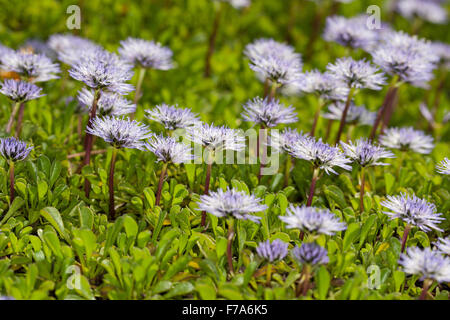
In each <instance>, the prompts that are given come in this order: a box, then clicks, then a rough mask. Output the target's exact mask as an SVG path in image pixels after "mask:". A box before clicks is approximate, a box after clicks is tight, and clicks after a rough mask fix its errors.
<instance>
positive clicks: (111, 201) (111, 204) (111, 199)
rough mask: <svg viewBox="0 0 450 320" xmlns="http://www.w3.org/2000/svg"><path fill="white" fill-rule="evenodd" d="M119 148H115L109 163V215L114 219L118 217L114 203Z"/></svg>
mask: <svg viewBox="0 0 450 320" xmlns="http://www.w3.org/2000/svg"><path fill="white" fill-rule="evenodd" d="M117 150H118V149H116V148H113V153H112V157H111V163H110V164H109V181H108V187H109V216H110V217H111V218H112V219H114V218H115V217H116V207H115V205H114V169H115V166H116V158H117Z"/></svg>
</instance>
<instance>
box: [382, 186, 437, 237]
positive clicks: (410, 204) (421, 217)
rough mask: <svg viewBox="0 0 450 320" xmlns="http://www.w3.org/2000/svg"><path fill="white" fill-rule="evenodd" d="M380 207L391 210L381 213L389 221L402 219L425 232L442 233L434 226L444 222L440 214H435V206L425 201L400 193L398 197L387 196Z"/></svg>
mask: <svg viewBox="0 0 450 320" xmlns="http://www.w3.org/2000/svg"><path fill="white" fill-rule="evenodd" d="M381 205H382V206H383V207H386V208H388V209H389V210H391V211H383V213H385V214H387V215H388V216H389V217H390V218H391V219H396V218H399V219H402V220H403V221H404V222H406V223H407V224H409V225H412V226H416V227H418V228H419V229H420V230H422V231H425V232H428V231H431V229H435V230H438V231H443V230H442V229H440V228H439V227H438V226H437V225H436V224H438V223H440V222H441V221H442V220H445V219H444V218H442V217H441V215H442V213H437V212H436V206H435V205H434V204H433V203H430V202H428V201H426V200H425V199H421V198H418V197H416V196H415V195H413V196H412V197H411V196H409V195H406V194H404V193H402V194H401V195H400V196H388V197H387V200H385V201H383V202H381Z"/></svg>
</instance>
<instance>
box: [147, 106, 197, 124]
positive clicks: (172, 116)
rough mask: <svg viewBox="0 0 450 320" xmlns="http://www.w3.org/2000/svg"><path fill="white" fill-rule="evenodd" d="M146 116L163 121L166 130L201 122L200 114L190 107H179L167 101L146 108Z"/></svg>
mask: <svg viewBox="0 0 450 320" xmlns="http://www.w3.org/2000/svg"><path fill="white" fill-rule="evenodd" d="M145 112H146V113H147V115H146V117H147V118H148V119H150V120H154V121H157V122H159V123H161V124H162V125H163V126H164V128H165V129H166V130H176V129H183V128H187V127H190V126H193V125H197V124H199V122H200V120H199V119H198V116H197V115H196V114H195V113H193V112H192V111H191V109H188V108H185V109H183V108H177V105H175V106H169V105H167V104H165V103H163V104H161V105H157V106H156V107H155V108H153V109H151V110H145Z"/></svg>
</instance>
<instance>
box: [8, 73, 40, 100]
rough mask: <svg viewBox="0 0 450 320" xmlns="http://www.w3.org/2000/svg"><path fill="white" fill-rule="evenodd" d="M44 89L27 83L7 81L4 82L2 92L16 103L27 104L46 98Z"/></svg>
mask: <svg viewBox="0 0 450 320" xmlns="http://www.w3.org/2000/svg"><path fill="white" fill-rule="evenodd" d="M41 91H42V88H39V87H38V86H36V85H35V84H33V83H30V82H26V81H21V80H19V81H17V80H13V79H7V80H5V81H4V82H3V84H2V88H1V89H0V92H1V93H3V94H4V95H5V96H7V97H8V98H10V99H11V100H12V101H15V102H25V101H29V100H33V99H37V98H40V97H42V96H44V94H41Z"/></svg>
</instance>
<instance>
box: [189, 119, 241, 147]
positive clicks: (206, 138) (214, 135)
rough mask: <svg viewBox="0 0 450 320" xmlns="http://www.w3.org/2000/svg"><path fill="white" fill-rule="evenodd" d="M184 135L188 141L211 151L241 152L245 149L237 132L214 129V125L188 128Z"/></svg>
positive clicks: (199, 125) (226, 129)
mask: <svg viewBox="0 0 450 320" xmlns="http://www.w3.org/2000/svg"><path fill="white" fill-rule="evenodd" d="M186 133H187V138H188V139H189V140H191V141H193V142H194V143H198V144H201V145H202V146H204V147H205V148H207V149H209V150H211V151H218V150H234V151H241V150H242V149H243V148H244V147H245V138H244V137H243V135H242V134H241V133H240V132H239V131H238V130H234V129H230V128H227V127H225V126H222V127H216V126H214V124H211V125H209V124H207V123H203V124H198V125H195V126H192V127H188V128H187V129H186Z"/></svg>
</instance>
